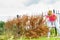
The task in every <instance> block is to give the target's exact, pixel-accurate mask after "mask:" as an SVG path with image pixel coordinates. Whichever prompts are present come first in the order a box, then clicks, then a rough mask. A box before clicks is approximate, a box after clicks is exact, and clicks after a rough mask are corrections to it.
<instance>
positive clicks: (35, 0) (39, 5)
mask: <svg viewBox="0 0 60 40" xmlns="http://www.w3.org/2000/svg"><path fill="white" fill-rule="evenodd" d="M49 9H50V10H52V9H57V10H60V0H0V20H6V19H7V18H6V16H16V15H17V14H19V15H23V14H28V15H34V14H36V13H37V14H40V13H41V12H46V11H47V10H49ZM32 13H33V14H32ZM4 16H5V17H4Z"/></svg>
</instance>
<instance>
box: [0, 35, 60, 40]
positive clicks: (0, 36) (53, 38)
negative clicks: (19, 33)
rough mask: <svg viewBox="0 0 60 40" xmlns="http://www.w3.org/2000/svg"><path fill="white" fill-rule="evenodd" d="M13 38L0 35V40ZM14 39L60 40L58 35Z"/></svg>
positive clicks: (17, 39) (11, 39)
mask: <svg viewBox="0 0 60 40" xmlns="http://www.w3.org/2000/svg"><path fill="white" fill-rule="evenodd" d="M8 39H9V40H15V39H13V36H11V37H7V36H6V35H0V40H8ZM16 40H60V38H59V37H50V38H48V37H40V38H32V39H28V38H25V37H20V38H16Z"/></svg>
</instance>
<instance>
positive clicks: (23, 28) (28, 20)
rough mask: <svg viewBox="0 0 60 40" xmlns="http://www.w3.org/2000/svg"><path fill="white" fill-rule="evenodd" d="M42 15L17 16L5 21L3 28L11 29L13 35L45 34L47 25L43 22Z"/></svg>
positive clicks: (32, 36) (38, 35) (35, 35)
mask: <svg viewBox="0 0 60 40" xmlns="http://www.w3.org/2000/svg"><path fill="white" fill-rule="evenodd" d="M43 20H44V19H43V17H42V16H31V17H29V16H27V15H23V16H22V17H19V16H18V17H17V18H15V19H12V20H10V21H7V22H6V23H5V28H6V29H7V30H9V31H12V33H13V35H15V36H16V35H18V36H22V35H24V36H26V37H29V38H30V37H31V38H37V37H40V36H47V33H48V31H49V29H48V27H47V26H46V25H45V24H44V23H43Z"/></svg>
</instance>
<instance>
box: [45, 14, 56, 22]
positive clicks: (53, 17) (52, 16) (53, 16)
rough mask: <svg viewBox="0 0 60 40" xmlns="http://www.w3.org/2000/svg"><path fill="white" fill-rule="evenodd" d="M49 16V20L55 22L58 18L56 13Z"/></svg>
mask: <svg viewBox="0 0 60 40" xmlns="http://www.w3.org/2000/svg"><path fill="white" fill-rule="evenodd" d="M46 17H47V18H49V21H51V22H53V21H55V20H56V15H54V14H52V15H51V16H46Z"/></svg>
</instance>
